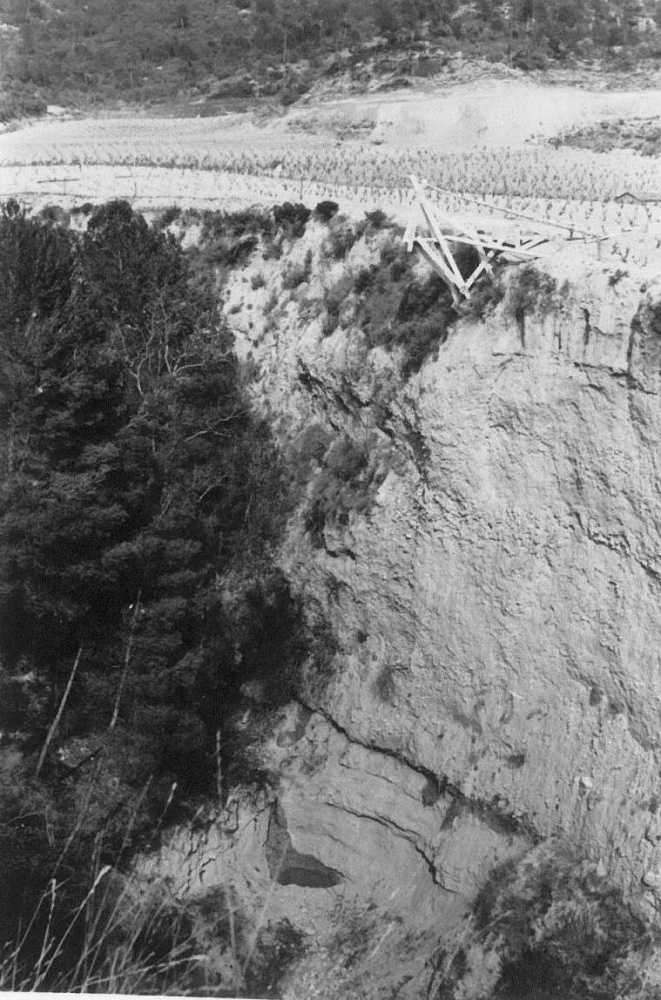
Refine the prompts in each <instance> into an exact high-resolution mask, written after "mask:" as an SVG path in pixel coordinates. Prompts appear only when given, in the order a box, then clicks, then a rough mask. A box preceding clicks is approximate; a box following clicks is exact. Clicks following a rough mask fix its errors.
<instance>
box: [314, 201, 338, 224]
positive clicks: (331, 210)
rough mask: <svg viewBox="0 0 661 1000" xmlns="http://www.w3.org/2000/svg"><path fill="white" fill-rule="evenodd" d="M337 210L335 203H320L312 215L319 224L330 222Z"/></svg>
mask: <svg viewBox="0 0 661 1000" xmlns="http://www.w3.org/2000/svg"><path fill="white" fill-rule="evenodd" d="M339 210H340V206H339V205H338V203H337V202H336V201H320V202H318V204H317V207H316V208H315V210H314V215H315V218H316V219H319V221H320V222H330V220H331V219H332V218H333V216H335V215H337V213H338V212H339Z"/></svg>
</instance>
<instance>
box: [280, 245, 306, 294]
mask: <svg viewBox="0 0 661 1000" xmlns="http://www.w3.org/2000/svg"><path fill="white" fill-rule="evenodd" d="M311 273H312V251H311V250H308V251H306V254H305V257H304V259H303V261H302V262H301V263H300V264H290V265H289V266H288V267H287V269H286V270H285V272H284V274H283V276H282V287H283V288H288V289H292V288H298V286H299V285H302V284H303V282H304V281H309V280H310V274H311Z"/></svg>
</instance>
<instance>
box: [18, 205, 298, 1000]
mask: <svg viewBox="0 0 661 1000" xmlns="http://www.w3.org/2000/svg"><path fill="white" fill-rule="evenodd" d="M0 275H1V280H0V288H2V293H1V294H0V358H1V363H0V370H1V372H2V374H1V376H0V425H1V428H2V434H1V437H2V445H1V446H0V468H1V470H2V471H1V475H0V552H1V554H2V558H1V559H0V566H1V569H0V598H1V601H0V603H1V612H0V637H1V639H0V660H1V663H2V668H1V672H0V705H1V706H2V709H1V713H0V729H1V731H2V738H3V741H4V743H5V746H4V748H3V756H2V770H1V772H0V815H1V819H0V881H1V882H2V885H3V900H4V905H3V911H2V917H1V918H0V939H1V940H2V941H3V942H5V941H7V940H9V941H12V940H15V935H16V934H17V933H18V928H19V927H22V928H23V931H24V934H25V937H24V940H23V943H22V946H21V948H20V949H19V954H18V956H17V959H16V963H15V969H14V972H15V973H16V974H17V975H18V979H19V981H23V980H22V977H23V976H24V975H27V974H28V972H29V970H30V968H31V965H32V963H34V961H35V960H36V956H37V955H38V954H39V952H40V950H41V949H43V943H42V942H43V940H44V938H43V935H44V934H46V930H45V928H47V929H48V934H51V933H54V932H55V929H56V928H57V927H60V929H61V927H62V926H67V925H68V923H69V922H70V920H71V916H70V915H71V913H72V912H75V911H76V907H82V906H83V903H84V901H85V899H86V898H87V895H88V893H89V892H91V891H92V887H93V886H94V885H95V884H96V880H97V879H98V878H99V871H100V868H101V865H106V866H107V865H117V864H119V863H121V860H122V859H123V858H124V857H125V856H126V855H127V853H130V851H131V849H132V848H133V846H134V845H135V844H136V843H139V842H144V841H145V838H147V839H150V838H153V837H154V836H155V835H156V834H157V832H158V829H159V828H160V826H161V825H162V823H163V822H166V821H169V820H170V819H171V818H172V817H173V816H174V815H177V814H179V815H182V814H186V812H187V811H188V810H192V809H193V808H194V806H195V802H196V798H197V797H198V796H200V795H202V794H204V793H207V792H209V791H213V792H214V794H215V795H219V794H221V793H222V791H223V790H224V789H226V788H227V787H229V785H230V784H231V782H232V780H233V774H234V769H235V768H237V767H238V768H239V770H240V775H241V778H242V779H243V780H244V781H245V780H246V779H247V780H248V781H250V777H251V775H250V768H249V764H248V763H247V761H246V759H245V754H244V745H245V743H246V738H242V737H241V736H240V734H237V733H235V732H234V730H233V726H232V715H233V713H234V712H235V711H236V707H237V704H238V703H239V702H240V700H241V687H242V685H243V684H245V683H246V682H248V681H252V682H253V683H258V684H260V685H261V688H262V690H263V691H265V692H266V694H267V696H268V697H267V700H268V702H269V704H270V705H273V704H276V703H278V701H280V700H282V699H283V698H287V697H288V695H289V693H290V692H291V686H292V683H293V681H294V679H295V674H296V670H297V669H298V667H299V666H300V665H301V663H302V662H303V659H304V658H305V656H306V655H307V653H308V651H309V642H308V636H307V632H306V629H305V628H304V625H303V619H302V609H301V607H300V604H299V603H298V602H297V601H296V600H295V599H294V598H293V597H292V596H291V594H290V592H289V586H288V583H287V580H286V579H285V578H284V576H283V575H282V573H280V572H279V571H277V570H276V569H275V568H274V567H273V564H272V561H271V551H272V548H273V545H274V543H275V542H277V540H278V538H279V537H280V534H281V531H282V529H283V526H284V521H285V519H286V515H287V511H288V505H289V495H290V486H289V480H288V476H287V475H286V472H285V469H284V466H283V463H282V461H281V459H280V457H279V453H278V450H277V448H276V446H275V445H274V443H273V442H272V440H271V435H270V431H269V428H268V426H267V425H266V424H265V423H264V422H262V421H261V420H259V419H257V418H256V417H255V416H254V415H253V414H252V412H251V409H250V406H249V404H248V402H247V397H246V393H245V378H244V375H243V374H242V370H241V368H240V366H239V364H238V362H237V359H236V357H235V355H234V353H233V349H232V337H231V334H230V333H229V332H228V330H227V328H226V326H225V324H224V322H223V321H222V319H221V317H220V313H219V307H218V304H217V302H215V301H214V299H213V298H212V296H211V295H210V293H209V291H208V290H207V288H206V287H205V281H204V272H203V269H201V268H199V267H198V269H197V271H196V272H192V271H191V270H190V267H189V265H188V263H187V261H186V259H185V257H184V255H183V252H182V250H181V247H180V246H179V244H178V243H176V242H175V241H174V240H173V238H172V237H171V236H166V235H165V234H163V233H162V232H161V231H159V230H157V229H154V228H150V227H149V226H148V225H147V224H146V223H145V221H144V220H143V219H142V218H141V217H140V216H137V215H135V214H134V213H133V212H132V211H131V209H130V207H129V206H128V205H127V204H126V203H121V202H117V203H110V204H108V205H106V206H104V207H101V208H98V209H97V210H95V211H94V212H93V213H92V215H91V216H90V218H89V220H88V225H87V228H86V231H85V232H84V233H82V234H80V233H78V234H77V233H73V232H72V231H70V230H68V229H66V228H62V227H60V226H58V225H56V224H55V223H53V222H52V221H50V219H49V218H48V217H46V218H28V217H26V216H25V215H24V214H23V213H22V212H21V211H20V210H19V208H18V206H17V205H16V204H15V203H11V202H10V203H9V204H7V205H6V206H5V207H4V208H3V211H2V214H1V215H0ZM7 748H9V749H7ZM221 757H222V765H221ZM253 777H255V776H253ZM49 886H52V898H51V890H50V889H49ZM79 916H80V919H79V920H78V921H76V920H74V921H73V926H72V928H71V929H70V931H69V932H68V934H67V935H65V936H66V938H67V947H66V948H64V949H62V951H61V953H60V954H59V955H58V957H57V961H55V962H54V963H51V965H50V966H49V967H48V975H44V976H43V977H42V980H41V983H40V985H41V987H42V988H49V987H51V986H53V984H54V983H60V984H62V983H65V984H66V983H67V982H70V980H68V979H67V978H66V976H67V974H68V970H69V968H70V963H71V962H74V964H75V960H77V959H78V957H79V955H80V939H81V935H82V934H83V933H84V924H85V918H84V916H83V914H82V910H81V911H80V913H79ZM62 922H64V923H62ZM25 928H27V931H26V930H25ZM97 958H98V962H99V963H101V962H102V960H103V958H104V955H103V954H99V955H98V956H97ZM92 966H94V962H92ZM26 970H28V971H26ZM92 971H94V969H92ZM58 977H59V978H58ZM29 981H30V982H31V984H32V985H33V986H34V985H37V984H38V982H39V980H38V979H37V980H34V979H31V980H29ZM0 982H4V983H5V984H6V977H5V969H4V968H3V967H1V966H0ZM62 988H64V987H62Z"/></svg>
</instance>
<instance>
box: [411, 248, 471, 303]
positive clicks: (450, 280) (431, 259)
mask: <svg viewBox="0 0 661 1000" xmlns="http://www.w3.org/2000/svg"><path fill="white" fill-rule="evenodd" d="M416 242H417V243H418V249H419V250H420V252H421V253H422V256H423V257H424V258H425V259H426V261H427V263H428V264H431V266H432V267H433V268H434V269H435V270H436V271H437V272H438V273H439V275H440V276H441V278H442V279H443V281H444V282H445V284H446V285H447V286H448V288H449V289H450V292H451V293H452V301H453V302H454V304H455V306H457V305H459V303H460V302H461V297H460V295H459V292H458V291H457V285H456V282H455V280H454V275H453V274H452V272H451V271H450V270H449V269H448V268H447V267H446V265H445V262H444V261H442V260H441V258H440V257H439V255H438V254H437V253H435V252H434V251H432V250H430V249H429V247H427V246H423V244H422V243H420V241H419V240H418V241H416Z"/></svg>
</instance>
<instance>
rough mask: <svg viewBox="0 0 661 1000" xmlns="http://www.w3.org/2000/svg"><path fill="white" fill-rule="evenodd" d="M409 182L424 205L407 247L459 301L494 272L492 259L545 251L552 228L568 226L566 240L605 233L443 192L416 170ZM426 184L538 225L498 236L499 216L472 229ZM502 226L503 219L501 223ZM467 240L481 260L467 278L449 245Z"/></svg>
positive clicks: (526, 256) (519, 257) (517, 258)
mask: <svg viewBox="0 0 661 1000" xmlns="http://www.w3.org/2000/svg"><path fill="white" fill-rule="evenodd" d="M411 183H412V184H413V189H414V191H415V193H416V196H417V199H418V204H419V206H420V210H421V215H422V218H421V219H420V218H419V217H418V218H415V217H412V218H411V220H410V221H409V223H408V225H407V227H406V230H405V232H404V242H405V243H406V245H407V249H408V250H409V251H411V250H413V249H414V248H416V249H417V250H418V251H419V252H420V254H421V255H422V257H424V259H425V260H426V261H428V263H429V264H431V266H432V267H433V268H434V270H435V271H436V272H437V273H438V274H439V275H440V276H441V278H442V279H443V281H444V282H445V283H446V284H447V286H448V287H449V289H450V292H451V293H452V300H453V302H454V304H455V306H457V305H459V304H460V302H461V301H462V296H463V298H464V299H469V298H470V295H471V289H472V287H473V285H474V284H475V282H476V281H477V279H478V278H479V277H480V275H481V274H483V273H486V274H488V275H489V276H490V277H491V276H493V267H492V263H493V261H494V260H495V259H496V258H497V257H499V256H503V257H505V258H506V259H507V260H509V261H512V262H516V263H520V262H523V261H526V260H535V259H536V258H538V257H541V256H543V251H541V250H540V249H539V248H540V247H543V246H544V245H548V244H549V242H550V239H551V235H550V233H549V229H555V230H557V229H560V230H564V231H565V234H564V238H565V239H573V238H574V236H577V237H580V238H581V239H584V240H591V241H596V240H599V239H600V238H601V237H599V236H595V234H594V233H589V232H587V231H586V230H582V229H577V228H576V227H574V226H565V225H562V224H561V223H558V222H547V221H546V220H542V219H536V218H535V217H534V216H532V215H524V214H523V213H522V212H514V211H512V210H510V209H505V208H499V207H498V206H495V205H489V204H488V203H487V202H483V201H477V200H476V199H475V198H469V197H467V196H465V195H457V194H456V192H452V191H444V190H443V189H442V188H435V187H433V185H431V184H428V183H427V182H424V183H421V182H420V181H419V180H418V178H417V177H415V175H413V174H412V175H411ZM425 188H429V189H431V190H433V191H438V192H439V193H440V194H445V195H451V196H452V197H455V198H457V197H459V198H461V200H462V201H465V202H468V203H470V204H473V205H478V206H481V207H483V208H488V209H490V210H491V211H499V212H504V213H505V214H506V215H508V216H510V217H513V218H515V219H525V220H527V221H528V222H534V223H535V225H536V227H537V228H536V229H532V230H531V228H530V227H529V226H528V227H527V228H526V230H525V231H524V230H523V229H522V228H516V227H514V226H512V227H509V228H508V231H507V235H504V234H503V235H500V236H499V235H497V232H496V231H497V229H498V228H499V222H498V220H495V219H492V218H488V217H487V216H485V217H484V221H483V222H482V220H480V221H479V222H478V225H479V226H480V228H479V229H476V228H474V227H473V226H471V225H470V223H468V222H467V221H466V220H465V219H462V218H457V217H456V216H449V215H446V214H445V213H443V212H442V211H441V210H440V209H439V208H438V206H437V205H432V204H431V202H430V201H429V200H428V199H427V198H426V197H425V191H424V189H425ZM500 228H501V230H502V224H501V226H500ZM457 243H459V244H463V245H465V246H472V247H475V249H476V250H477V252H478V254H479V257H480V263H479V264H478V265H477V267H476V268H475V269H474V270H473V272H472V273H471V274H469V275H468V276H467V277H464V275H463V274H462V273H461V271H460V269H459V266H458V264H457V261H456V260H455V257H454V254H453V252H452V248H451V245H450V244H455V245H456V244H457Z"/></svg>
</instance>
